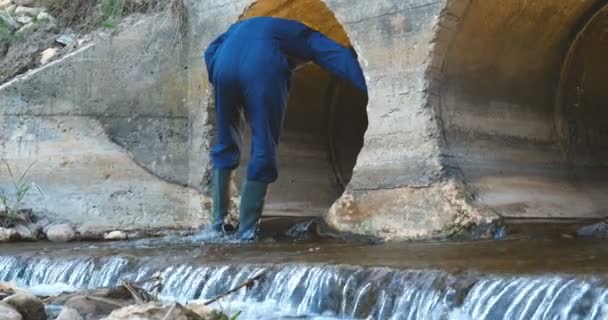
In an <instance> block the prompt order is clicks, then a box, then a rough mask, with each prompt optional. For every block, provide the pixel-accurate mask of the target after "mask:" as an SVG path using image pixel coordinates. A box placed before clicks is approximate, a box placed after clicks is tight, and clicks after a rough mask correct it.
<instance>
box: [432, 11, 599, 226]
mask: <svg viewBox="0 0 608 320" xmlns="http://www.w3.org/2000/svg"><path fill="white" fill-rule="evenodd" d="M463 2H464V1H463ZM600 3H602V4H601V5H600ZM605 3H606V2H605V1H586V2H576V3H575V2H559V1H550V0H538V1H535V5H534V6H527V7H526V8H525V11H522V7H520V6H518V5H516V4H513V3H507V2H504V3H501V5H500V6H498V7H497V6H496V4H495V3H489V2H483V1H478V2H471V4H470V7H468V9H467V12H466V15H465V16H464V17H463V19H462V22H461V25H460V28H459V31H458V32H457V33H456V34H455V35H454V38H453V39H451V41H452V42H451V43H450V49H449V51H448V54H447V55H446V59H445V65H444V73H445V82H444V84H443V86H442V89H441V91H442V92H441V106H442V107H441V110H442V120H443V123H444V126H445V136H446V140H447V144H448V146H449V152H450V156H449V157H446V158H447V159H448V160H449V161H453V165H451V166H450V169H451V170H454V171H456V170H457V171H458V172H457V174H458V175H459V176H462V177H463V178H464V180H465V182H466V184H467V186H469V187H470V188H471V190H472V191H473V193H474V194H475V200H474V201H475V203H476V204H477V205H478V206H480V207H482V208H490V209H491V210H492V211H494V212H496V213H498V214H499V215H501V216H503V217H506V218H516V219H519V218H526V219H529V218H534V219H537V218H538V219H566V220H569V219H572V218H575V219H598V218H605V217H606V216H608V199H607V198H606V196H605V195H606V192H608V173H606V172H607V171H606V170H605V169H606V166H607V164H608V152H607V149H608V148H607V146H608V135H607V129H606V128H608V117H607V116H608V109H607V108H606V104H607V101H608V90H606V88H607V87H606V80H607V79H606V77H607V76H606V74H608V73H606V72H607V71H608V69H607V66H608V64H606V62H605V59H606V57H607V56H608V49H607V43H608V23H607V21H608V20H607V18H606V13H607V12H608V11H607V9H606V8H607V7H606V5H605ZM522 12H525V14H521V13H522ZM577 33H578V36H576V37H575V35H576V34H577ZM568 48H570V49H569V50H568ZM566 52H568V53H567V54H566ZM564 58H565V60H566V61H565V62H564ZM560 74H561V76H560ZM558 84H559V85H558ZM556 96H557V97H558V99H556ZM556 103H557V108H556Z"/></svg>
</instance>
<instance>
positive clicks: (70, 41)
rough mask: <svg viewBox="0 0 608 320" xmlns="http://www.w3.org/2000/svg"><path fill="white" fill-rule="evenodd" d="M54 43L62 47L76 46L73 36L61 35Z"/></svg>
mask: <svg viewBox="0 0 608 320" xmlns="http://www.w3.org/2000/svg"><path fill="white" fill-rule="evenodd" d="M55 42H57V43H59V44H60V45H62V46H64V47H71V46H75V45H76V38H75V37H74V36H73V35H67V34H64V35H61V36H59V38H57V40H55Z"/></svg>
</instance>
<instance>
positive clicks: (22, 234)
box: [13, 224, 38, 241]
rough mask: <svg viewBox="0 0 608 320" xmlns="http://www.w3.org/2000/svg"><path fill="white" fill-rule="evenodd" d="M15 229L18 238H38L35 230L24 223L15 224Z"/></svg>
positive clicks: (24, 239)
mask: <svg viewBox="0 0 608 320" xmlns="http://www.w3.org/2000/svg"><path fill="white" fill-rule="evenodd" d="M13 230H14V231H15V236H16V238H17V239H18V240H22V241H34V240H36V239H37V238H38V237H37V233H36V232H35V230H32V228H30V227H29V226H26V225H23V224H20V225H18V226H15V227H14V228H13Z"/></svg>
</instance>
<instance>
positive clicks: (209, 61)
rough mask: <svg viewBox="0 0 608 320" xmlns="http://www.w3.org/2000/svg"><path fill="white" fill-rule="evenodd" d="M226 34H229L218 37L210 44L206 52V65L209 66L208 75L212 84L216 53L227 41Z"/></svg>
mask: <svg viewBox="0 0 608 320" xmlns="http://www.w3.org/2000/svg"><path fill="white" fill-rule="evenodd" d="M226 34H227V32H225V33H223V34H222V35H220V36H219V37H217V38H216V39H215V40H214V41H213V42H211V44H209V46H208V47H207V50H205V64H206V65H207V74H208V76H209V82H212V80H211V79H212V75H213V60H214V59H215V53H216V52H217V49H218V48H219V47H220V46H221V45H222V43H223V42H224V40H225V39H226Z"/></svg>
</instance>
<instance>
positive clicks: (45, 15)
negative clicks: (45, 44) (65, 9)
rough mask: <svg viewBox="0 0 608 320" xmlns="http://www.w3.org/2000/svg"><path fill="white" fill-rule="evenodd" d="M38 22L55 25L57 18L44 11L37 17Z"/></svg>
mask: <svg viewBox="0 0 608 320" xmlns="http://www.w3.org/2000/svg"><path fill="white" fill-rule="evenodd" d="M36 21H39V22H45V21H47V22H51V23H55V18H54V17H53V16H52V15H50V14H48V13H47V12H44V11H42V12H40V13H39V14H38V15H37V16H36Z"/></svg>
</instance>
